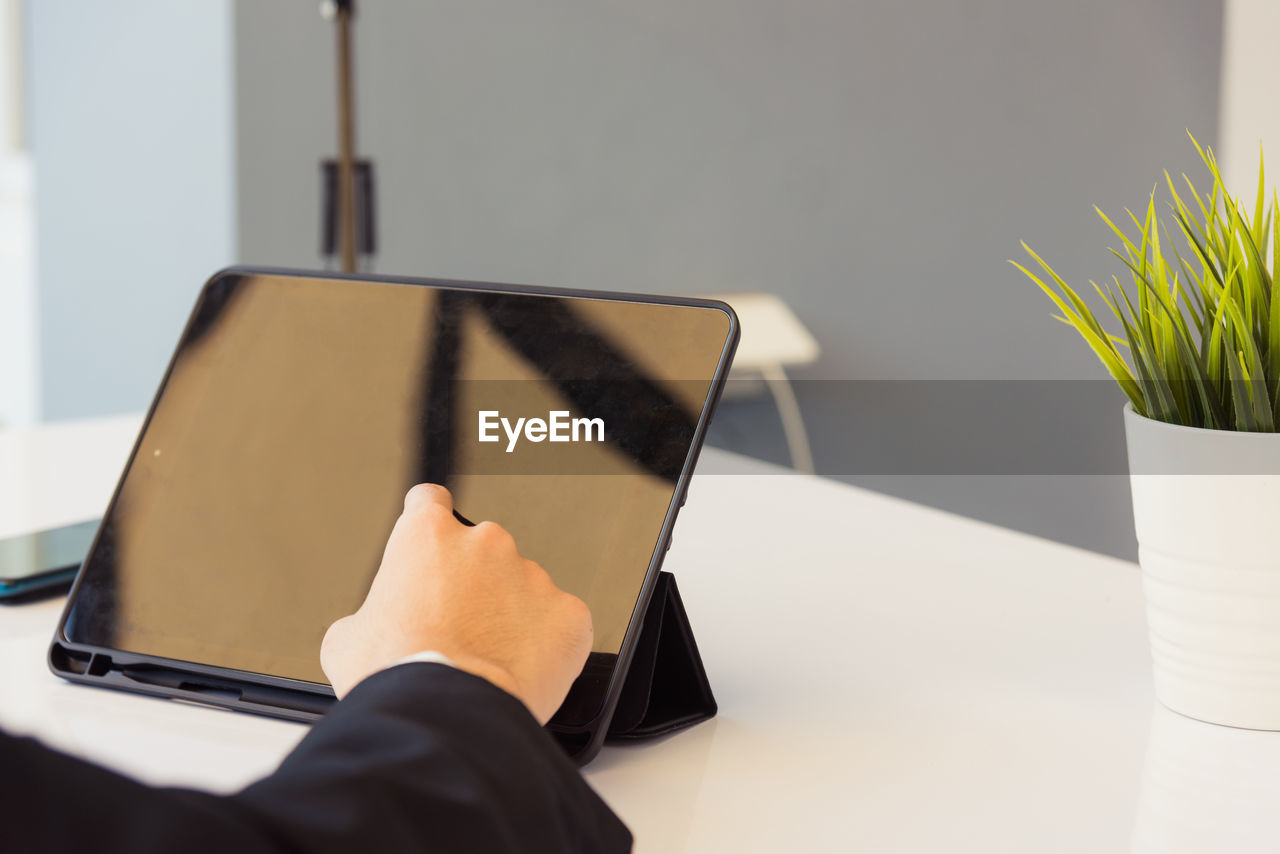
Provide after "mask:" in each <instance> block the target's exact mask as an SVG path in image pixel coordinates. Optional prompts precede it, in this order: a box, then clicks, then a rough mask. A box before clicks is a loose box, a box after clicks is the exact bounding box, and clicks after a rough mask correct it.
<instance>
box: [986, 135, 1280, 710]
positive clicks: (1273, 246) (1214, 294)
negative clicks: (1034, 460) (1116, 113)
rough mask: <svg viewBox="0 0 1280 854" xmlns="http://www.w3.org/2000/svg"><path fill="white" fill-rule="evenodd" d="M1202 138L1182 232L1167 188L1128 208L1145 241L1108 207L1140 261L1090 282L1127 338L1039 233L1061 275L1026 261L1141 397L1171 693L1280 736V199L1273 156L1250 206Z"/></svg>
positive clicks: (1163, 681)
mask: <svg viewBox="0 0 1280 854" xmlns="http://www.w3.org/2000/svg"><path fill="white" fill-rule="evenodd" d="M1192 143H1193V144H1195V145H1196V149H1197V150H1198V151H1199V152H1200V156H1201V159H1202V160H1203V161H1204V164H1205V166H1206V167H1208V170H1209V175H1210V177H1211V178H1212V180H1213V187H1212V190H1211V191H1210V192H1209V193H1208V194H1205V195H1201V194H1200V193H1198V192H1197V191H1196V188H1195V186H1194V185H1193V184H1192V182H1191V180H1190V179H1188V178H1186V176H1185V175H1184V176H1183V179H1184V182H1185V185H1186V186H1185V188H1184V189H1182V190H1181V191H1180V190H1179V185H1178V184H1177V183H1176V182H1175V181H1174V180H1173V179H1172V178H1171V177H1170V176H1169V174H1168V173H1167V172H1166V173H1165V180H1166V183H1167V187H1168V193H1169V197H1170V201H1169V206H1168V207H1169V216H1170V217H1171V218H1172V222H1173V223H1174V228H1173V229H1172V230H1170V229H1168V228H1167V227H1165V226H1164V225H1163V224H1162V221H1161V217H1160V216H1159V215H1157V210H1156V201H1155V196H1156V193H1155V191H1154V190H1153V191H1152V194H1151V198H1150V200H1149V201H1148V204H1147V211H1146V215H1145V217H1144V218H1142V219H1139V218H1138V217H1137V216H1135V215H1134V214H1133V213H1131V212H1128V213H1129V219H1130V220H1131V221H1132V225H1133V227H1134V234H1135V236H1134V238H1133V239H1130V238H1129V236H1128V235H1127V234H1126V233H1125V230H1124V229H1122V228H1120V227H1118V226H1117V225H1115V223H1113V222H1112V220H1111V219H1109V218H1108V217H1107V216H1106V214H1103V213H1102V211H1098V213H1099V215H1100V216H1102V219H1103V220H1104V221H1105V222H1106V224H1107V225H1108V226H1109V227H1110V228H1111V230H1112V231H1113V232H1114V233H1115V235H1116V236H1117V237H1118V238H1119V240H1120V244H1121V246H1122V250H1120V251H1117V250H1114V249H1113V250H1112V251H1113V253H1114V254H1115V255H1116V256H1117V257H1118V258H1119V259H1120V261H1121V262H1122V263H1123V265H1124V267H1125V268H1126V270H1127V275H1126V279H1127V280H1128V284H1127V285H1126V284H1122V283H1121V281H1120V278H1119V277H1113V280H1112V282H1111V283H1110V284H1107V285H1105V286H1101V287H1100V286H1098V285H1097V284H1094V283H1093V282H1090V284H1091V285H1093V291H1094V292H1095V293H1096V295H1097V297H1098V298H1099V300H1100V301H1101V303H1102V304H1103V305H1105V307H1106V309H1107V312H1108V313H1109V314H1110V315H1111V318H1110V319H1109V321H1108V323H1109V325H1110V327H1111V330H1110V331H1109V330H1108V328H1107V327H1106V326H1104V325H1103V324H1102V323H1101V322H1099V320H1098V318H1097V317H1096V316H1095V315H1094V313H1093V311H1092V310H1091V309H1090V307H1089V305H1088V304H1087V303H1086V302H1085V300H1084V299H1083V298H1082V297H1081V295H1080V294H1079V293H1078V291H1077V290H1076V289H1073V288H1072V287H1071V286H1069V285H1068V284H1067V283H1066V282H1064V281H1063V280H1062V278H1061V277H1060V276H1059V275H1058V274H1057V273H1055V272H1054V271H1053V269H1052V268H1051V267H1050V266H1049V265H1048V264H1047V263H1046V262H1045V261H1043V260H1042V259H1041V258H1040V257H1039V256H1038V255H1036V253H1035V252H1033V251H1032V250H1031V248H1030V247H1029V246H1027V244H1026V243H1023V244H1022V245H1023V248H1024V249H1025V250H1026V251H1027V253H1028V254H1029V255H1030V256H1031V258H1032V259H1034V261H1035V265H1038V267H1039V268H1040V271H1042V273H1043V275H1044V277H1045V278H1043V279H1042V278H1041V276H1040V275H1037V273H1034V272H1032V271H1031V270H1030V269H1028V268H1027V267H1025V266H1023V265H1021V264H1018V263H1016V262H1011V263H1014V265H1015V266H1017V267H1018V268H1019V269H1020V270H1022V272H1023V273H1025V274H1026V275H1027V276H1029V277H1030V278H1031V279H1032V280H1033V281H1035V283H1036V284H1037V285H1039V286H1040V288H1041V289H1042V290H1043V291H1044V292H1045V293H1046V294H1048V296H1049V298H1050V299H1051V300H1052V301H1053V303H1054V305H1055V306H1056V307H1057V309H1058V311H1059V314H1058V315H1056V317H1057V319H1058V320H1060V321H1062V322H1063V323H1066V324H1067V325H1068V326H1071V327H1072V328H1074V329H1075V330H1076V331H1077V332H1078V333H1079V334H1080V336H1081V337H1082V338H1084V340H1085V342H1086V343H1087V344H1088V345H1089V347H1090V348H1091V349H1092V350H1093V352H1094V353H1095V354H1096V355H1097V356H1098V358H1099V359H1100V360H1101V361H1102V363H1103V365H1104V366H1105V367H1106V369H1107V371H1108V372H1109V373H1110V374H1111V376H1112V377H1113V378H1114V379H1115V380H1116V382H1117V383H1119V385H1120V388H1121V389H1122V390H1123V391H1124V393H1125V395H1126V396H1127V397H1128V399H1129V402H1128V404H1127V405H1126V407H1125V412H1124V422H1125V436H1126V440H1127V445H1128V454H1129V471H1130V484H1131V488H1132V493H1133V513H1134V523H1135V528H1136V530H1137V535H1138V552H1139V563H1140V564H1141V565H1142V576H1143V587H1144V590H1145V593H1146V600H1147V618H1148V623H1149V629H1150V638H1151V653H1152V660H1153V665H1154V677H1155V690H1156V696H1157V697H1158V698H1159V700H1160V701H1161V702H1162V703H1163V704H1164V705H1166V706H1168V707H1169V708H1171V709H1173V710H1174V711H1177V712H1181V713H1183V714H1185V715H1188V716H1190V717H1193V718H1198V719H1200V720H1204V721H1211V722H1213V723H1219V724H1227V725H1231V726H1238V727H1248V728H1252V729H1268V730H1280V434H1277V432H1276V431H1277V427H1278V426H1280V292H1278V291H1277V289H1276V288H1274V287H1273V271H1276V270H1277V262H1280V198H1278V197H1277V195H1276V193H1275V192H1274V191H1273V192H1272V194H1271V197H1270V204H1269V205H1268V204H1267V201H1268V199H1267V193H1266V185H1265V182H1264V174H1265V173H1264V172H1263V170H1262V168H1261V162H1260V163H1259V171H1258V193H1257V198H1256V201H1255V203H1254V204H1253V206H1252V210H1248V209H1246V207H1245V206H1244V204H1242V203H1241V201H1239V200H1237V199H1236V198H1234V197H1232V195H1231V194H1230V193H1229V192H1228V191H1227V188H1226V186H1225V185H1224V184H1223V181H1222V176H1221V174H1220V172H1219V170H1218V164H1217V162H1216V160H1215V158H1214V156H1213V152H1212V150H1207V149H1205V148H1202V147H1201V146H1200V145H1199V144H1198V143H1196V142H1195V139H1194V138H1193V139H1192ZM1180 245H1181V248H1180ZM1268 259H1270V263H1268ZM1046 279H1047V281H1046ZM1104 316H1106V315H1105V313H1104ZM1112 320H1113V321H1114V322H1113V323H1112V322H1111V321H1112Z"/></svg>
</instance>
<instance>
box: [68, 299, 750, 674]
mask: <svg viewBox="0 0 1280 854" xmlns="http://www.w3.org/2000/svg"><path fill="white" fill-rule="evenodd" d="M731 328H732V321H731V319H730V316H729V315H728V314H727V313H725V312H724V311H721V310H719V309H716V308H711V307H706V306H688V305H663V304H653V303H646V302H631V301H626V300H616V299H603V298H588V297H562V296H545V295H536V294H528V293H511V292H501V291H486V290H475V289H469V288H459V287H449V286H423V285H411V284H393V283H385V282H356V281H344V280H331V279H310V278H302V277H296V276H285V275H260V274H227V275H224V276H222V277H220V278H218V279H215V280H214V281H213V282H212V283H211V284H210V285H209V286H207V287H206V289H205V292H204V293H203V294H202V297H201V300H200V302H199V303H198V305H197V307H196V310H195V313H194V315H193V317H192V320H191V323H190V325H189V326H188V329H187V330H186V332H185V333H184V335H183V338H182V340H181V341H180V343H179V346H178V350H177V353H176V355H175V357H174V362H173V365H172V367H171V369H170V373H169V375H168V376H167V378H166V380H165V383H164V385H163V386H162V388H161V391H160V394H159V396H158V398H157V401H156V404H155V407H154V410H153V412H152V415H151V417H150V418H149V420H148V422H147V424H146V425H145V427H144V430H143V434H142V437H141V440H140V444H139V446H138V448H137V451H136V453H135V456H134V459H133V460H132V462H131V464H130V466H129V468H128V470H127V472H126V475H125V477H124V479H123V481H122V483H121V486H120V489H119V493H118V495H117V498H116V500H115V501H114V502H113V505H112V506H111V508H110V509H109V512H108V514H107V516H106V518H105V520H104V523H103V527H102V533H101V535H100V537H99V541H98V543H97V544H96V547H95V548H94V549H93V551H92V553H91V554H90V555H89V558H88V560H87V561H86V564H85V568H84V572H83V573H82V576H81V579H80V582H79V586H78V588H77V591H76V593H75V594H74V599H73V604H72V608H71V610H70V612H69V615H68V619H67V622H66V626H65V634H66V636H67V639H68V640H69V641H71V642H72V643H82V644H86V645H94V646H100V647H106V648H110V649H117V650H125V651H129V652H133V653H139V654H145V655H151V656H157V657H161V658H167V659H175V660H178V661H187V662H196V663H200V664H204V665H212V666H216V667H223V668H228V669H231V670H239V671H247V672H250V673H258V674H268V675H272V676H279V677H284V678H289V679H296V680H301V681H304V682H314V683H325V682H326V680H325V677H324V674H323V672H322V671H321V669H320V664H319V649H320V641H321V638H322V637H323V635H324V632H325V629H326V628H327V627H328V625H329V624H330V623H331V622H333V620H335V619H336V618H338V617H340V616H342V615H344V614H348V613H351V612H352V611H353V610H355V608H356V607H357V606H358V605H359V604H360V602H361V601H362V600H363V598H364V595H365V593H366V592H367V590H368V587H369V584H370V581H371V579H372V576H373V574H374V572H375V571H376V569H377V567H378V563H379V559H380V557H381V553H382V548H383V546H384V544H385V542H386V538H387V535H388V534H389V532H390V530H391V527H392V524H393V523H394V521H395V519H396V517H397V515H398V514H399V512H400V509H401V506H402V501H403V496H404V493H405V491H406V490H407V489H408V488H409V487H410V486H412V485H413V484H415V483H419V482H424V481H426V482H434V483H442V484H444V485H446V486H447V487H448V488H449V489H450V490H452V492H453V494H454V498H455V505H456V508H457V510H458V512H459V513H461V514H462V515H463V516H465V517H466V518H468V519H470V520H472V521H480V520H484V519H489V520H493V521H495V522H498V523H499V524H501V525H502V526H503V527H505V528H506V529H507V530H509V531H510V532H511V533H512V534H513V535H514V537H515V540H516V543H517V545H518V546H519V548H520V550H521V553H522V554H524V555H525V556H526V557H528V558H530V559H532V560H535V561H537V562H538V563H540V564H541V565H542V566H543V567H544V568H546V570H547V571H548V572H549V573H550V574H551V576H552V577H553V578H554V580H555V582H556V583H557V584H558V585H559V586H560V587H562V588H563V589H565V590H568V591H570V592H572V593H574V594H576V595H577V596H580V597H581V598H582V599H583V600H584V601H586V603H587V604H588V605H589V606H590V608H591V612H592V615H593V619H594V622H595V645H594V652H595V653H597V654H598V655H597V656H596V657H597V658H599V656H606V657H607V656H611V655H616V654H617V653H618V651H619V648H620V645H621V644H622V641H623V636H624V634H625V632H626V630H627V627H628V624H629V622H630V619H631V615H632V611H633V610H634V608H635V606H636V602H637V597H638V595H639V593H640V591H641V588H642V585H643V582H644V579H645V577H646V573H647V571H648V569H649V567H650V564H651V562H652V561H653V559H654V557H655V550H656V549H657V548H658V546H659V538H660V534H661V531H662V526H663V522H664V519H665V517H666V514H667V512H668V510H669V508H670V506H671V504H672V501H673V497H674V489H675V487H676V483H677V480H678V478H679V475H680V472H681V471H682V468H683V466H684V464H685V461H686V458H687V457H688V455H689V453H690V449H691V445H692V442H693V439H694V434H695V429H696V427H697V425H698V423H699V419H700V417H701V415H702V413H703V412H704V408H705V407H706V406H707V403H708V398H709V396H710V395H711V394H712V391H713V380H714V378H715V376H716V375H717V370H718V369H719V367H720V364H721V361H722V359H723V357H724V353H725V349H726V344H727V343H728V340H729V337H730V335H731Z"/></svg>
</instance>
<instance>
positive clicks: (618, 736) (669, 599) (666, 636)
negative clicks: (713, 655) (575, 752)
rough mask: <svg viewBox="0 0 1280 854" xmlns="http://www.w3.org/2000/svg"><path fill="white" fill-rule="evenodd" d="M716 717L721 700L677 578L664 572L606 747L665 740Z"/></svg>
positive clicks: (624, 683) (639, 640) (650, 606)
mask: <svg viewBox="0 0 1280 854" xmlns="http://www.w3.org/2000/svg"><path fill="white" fill-rule="evenodd" d="M715 714H716V700H715V697H714V696H712V694H711V683H710V682H708V681H707V671H706V670H705V669H704V668H703V666H702V656H700V655H699V654H698V644H697V642H696V641H694V639H693V630H692V629H691V628H690V626H689V617H688V615H687V614H686V613H685V610H684V603H683V602H682V601H681V599H680V590H679V588H677V587H676V579H675V576H674V575H672V574H671V573H669V572H660V573H658V581H657V585H656V586H655V587H654V590H653V598H651V599H650V600H649V610H648V611H646V612H645V617H644V625H643V626H642V627H641V629H640V637H639V639H638V640H637V641H636V649H635V652H634V654H633V655H632V658H631V666H630V667H629V668H628V669H627V676H626V679H625V680H624V681H623V683H622V693H621V695H620V696H619V698H618V706H617V708H616V709H615V710H614V713H613V721H612V722H611V723H610V724H609V730H608V734H607V735H606V737H605V742H606V743H609V744H617V743H625V742H630V741H638V740H641V739H646V738H653V737H654V736H659V735H666V734H667V733H670V732H675V731H677V730H680V729H684V728H685V727H687V726H692V725H693V724H696V723H698V722H700V721H705V720H707V719H708V718H712V717H715Z"/></svg>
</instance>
